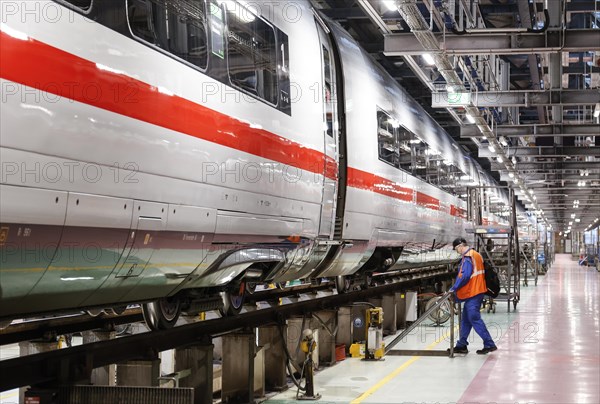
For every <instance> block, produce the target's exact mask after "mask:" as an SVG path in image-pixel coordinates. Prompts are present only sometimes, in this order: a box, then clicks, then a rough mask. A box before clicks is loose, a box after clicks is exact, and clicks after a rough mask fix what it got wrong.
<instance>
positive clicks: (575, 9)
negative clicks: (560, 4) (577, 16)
mask: <svg viewBox="0 0 600 404" xmlns="http://www.w3.org/2000/svg"><path fill="white" fill-rule="evenodd" d="M566 7H567V12H571V13H598V12H600V1H597V0H587V1H578V2H576V3H575V2H570V3H567V4H566Z"/></svg>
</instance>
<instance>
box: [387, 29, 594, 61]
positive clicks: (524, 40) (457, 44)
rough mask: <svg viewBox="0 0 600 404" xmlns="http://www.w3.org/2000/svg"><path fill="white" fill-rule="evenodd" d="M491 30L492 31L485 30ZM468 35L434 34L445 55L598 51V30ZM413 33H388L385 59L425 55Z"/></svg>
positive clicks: (425, 51) (500, 32)
mask: <svg viewBox="0 0 600 404" xmlns="http://www.w3.org/2000/svg"><path fill="white" fill-rule="evenodd" d="M488 31H493V30H488ZM498 31H499V32H496V33H494V32H492V33H489V32H488V33H468V34H465V35H455V34H447V33H446V34H441V33H436V34H435V35H436V37H437V40H438V42H439V43H440V44H442V48H443V49H444V53H445V54H446V55H490V54H494V55H509V54H532V53H549V52H559V51H560V52H589V51H593V50H600V30H598V29H568V30H566V31H564V33H563V31H546V32H545V33H544V34H540V33H531V32H519V33H510V32H506V31H504V32H502V31H501V30H498ZM428 52H431V51H427V50H424V49H423V46H422V45H421V43H420V42H419V41H418V40H417V38H416V37H415V36H414V35H413V34H404V33H402V34H387V35H385V36H384V44H383V53H384V55H386V56H405V55H422V54H423V53H428Z"/></svg>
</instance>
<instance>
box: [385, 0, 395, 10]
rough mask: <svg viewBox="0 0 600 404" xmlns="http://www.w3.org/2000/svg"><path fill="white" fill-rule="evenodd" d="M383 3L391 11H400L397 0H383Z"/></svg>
mask: <svg viewBox="0 0 600 404" xmlns="http://www.w3.org/2000/svg"><path fill="white" fill-rule="evenodd" d="M383 4H384V5H385V6H386V7H387V9H388V10H389V11H398V7H397V6H396V2H395V1H394V0H383Z"/></svg>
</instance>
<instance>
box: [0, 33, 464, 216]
mask: <svg viewBox="0 0 600 404" xmlns="http://www.w3.org/2000/svg"><path fill="white" fill-rule="evenodd" d="M0 42H1V43H2V47H1V48H0V58H1V59H2V64H1V65H0V77H2V78H4V79H6V80H10V81H13V82H16V83H20V84H23V85H26V86H28V87H32V88H36V89H38V90H41V91H45V92H48V93H51V94H55V95H58V96H60V97H65V98H68V99H72V100H75V101H78V102H81V103H84V104H87V105H91V106H94V107H97V108H101V109H104V110H107V111H111V112H114V113H117V114H120V115H124V116H128V117H130V118H134V119H138V120H140V121H143V122H147V123H150V124H153V125H157V126H161V127H163V128H167V129H171V130H174V131H177V132H181V133H185V134H187V135H190V136H194V137H196V138H199V139H203V140H206V141H209V142H212V143H216V144H219V145H222V146H226V147H230V148H232V149H235V150H239V151H242V152H246V153H249V154H253V155H255V156H259V157H263V158H265V159H269V160H273V161H277V162H279V163H283V164H289V165H292V166H294V167H296V168H300V169H302V170H306V171H310V172H313V173H319V174H321V173H325V176H326V177H327V178H330V179H332V180H337V179H338V163H337V162H336V161H335V160H333V159H332V158H330V157H328V156H326V155H324V154H323V153H321V152H320V151H317V150H314V149H309V148H306V147H305V146H303V145H301V144H299V143H296V142H293V141H291V140H289V139H286V138H284V137H281V136H278V135H276V134H274V133H271V132H268V131H266V130H262V129H257V128H251V127H250V125H249V124H248V123H245V122H241V121H239V120H237V119H234V118H232V117H230V116H228V115H225V114H222V113H219V112H216V111H213V110H211V109H209V108H206V107H204V106H202V105H199V104H196V103H193V102H192V101H189V100H187V99H185V98H181V97H178V96H175V95H169V94H165V93H164V92H160V91H159V89H158V88H156V87H154V86H151V85H149V84H147V83H144V82H142V81H139V80H136V79H134V78H132V77H129V76H126V75H125V74H119V73H116V72H114V71H111V70H110V69H108V68H106V67H102V66H99V65H98V64H96V63H94V62H91V61H89V60H86V59H83V58H80V57H78V56H76V55H73V54H71V53H68V52H65V51H63V50H61V49H58V48H55V47H52V46H50V45H48V44H45V43H43V42H40V41H37V40H35V39H32V38H29V39H27V40H22V39H17V38H14V37H12V36H10V35H8V34H6V33H5V32H2V31H0ZM32 55H35V57H33V56H32ZM90 88H92V89H94V90H95V91H94V92H92V94H90V93H89V89H90ZM127 95H130V97H127ZM348 186H351V187H355V188H359V189H365V190H369V191H371V192H376V193H378V194H381V195H385V196H389V197H392V198H396V199H399V200H402V201H406V202H412V201H413V190H412V189H410V188H406V187H402V186H400V185H398V183H396V182H394V181H391V180H388V179H386V178H383V177H379V176H377V175H375V174H371V173H368V172H365V171H362V170H358V169H354V168H348ZM417 204H419V205H421V206H424V207H426V208H429V209H435V210H439V209H440V201H439V200H438V199H436V198H433V197H430V196H428V195H426V194H423V193H421V192H417ZM451 214H452V215H453V216H461V215H460V213H458V214H457V212H456V211H452V210H451ZM461 217H462V216H461Z"/></svg>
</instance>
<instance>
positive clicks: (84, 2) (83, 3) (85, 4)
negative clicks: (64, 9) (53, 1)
mask: <svg viewBox="0 0 600 404" xmlns="http://www.w3.org/2000/svg"><path fill="white" fill-rule="evenodd" d="M59 1H60V2H61V3H67V4H70V5H72V6H74V7H77V8H79V9H81V10H83V11H87V10H89V9H90V8H91V7H92V0H59Z"/></svg>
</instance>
